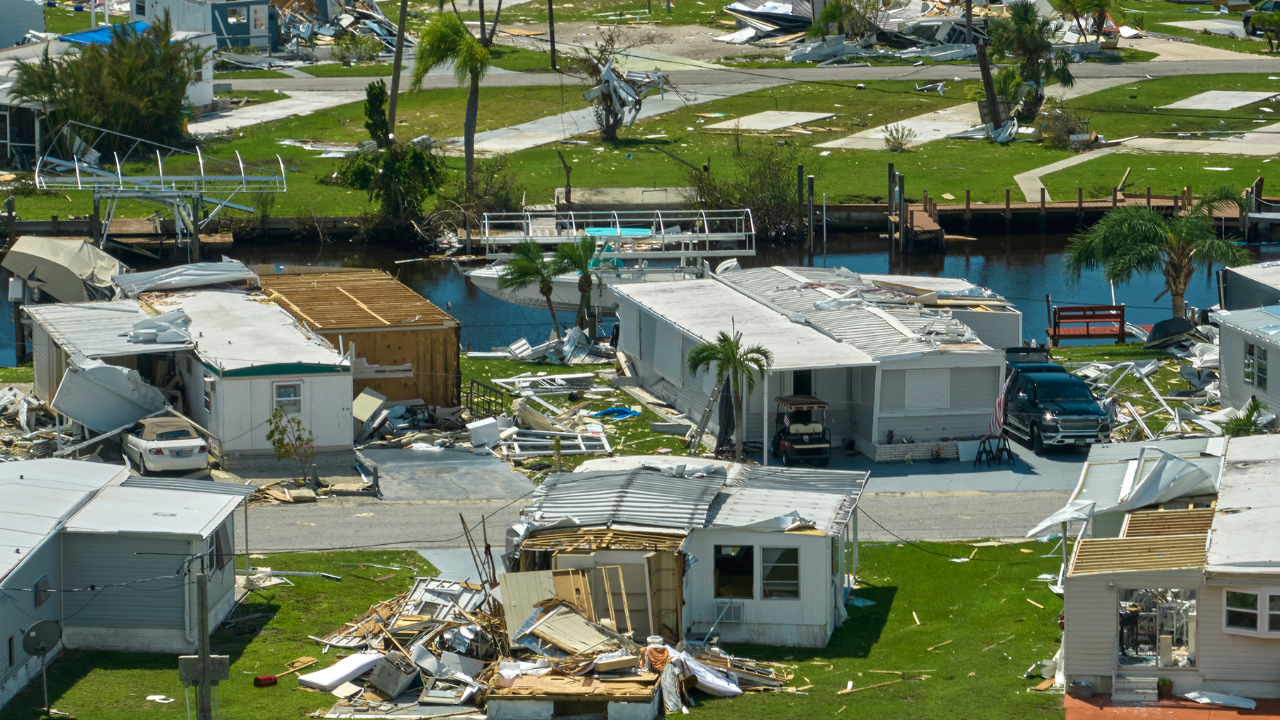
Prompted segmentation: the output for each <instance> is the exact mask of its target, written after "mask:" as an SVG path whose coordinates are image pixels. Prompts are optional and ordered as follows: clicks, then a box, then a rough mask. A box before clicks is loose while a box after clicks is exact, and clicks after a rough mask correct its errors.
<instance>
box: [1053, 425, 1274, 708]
mask: <svg viewBox="0 0 1280 720" xmlns="http://www.w3.org/2000/svg"><path fill="white" fill-rule="evenodd" d="M1215 441H1216V442H1218V443H1223V444H1225V452H1222V451H1221V450H1220V451H1219V452H1218V453H1217V454H1213V453H1212V452H1206V453H1204V454H1203V455H1201V458H1200V459H1203V460H1204V462H1197V459H1198V458H1194V457H1191V458H1182V457H1178V456H1177V455H1174V454H1170V453H1168V452H1166V451H1162V450H1159V449H1157V448H1155V447H1151V448H1146V449H1145V452H1143V453H1141V455H1140V457H1139V458H1138V459H1137V461H1136V462H1137V465H1136V466H1135V467H1132V468H1131V469H1132V472H1131V473H1130V474H1129V475H1128V479H1127V480H1126V482H1125V484H1124V486H1123V488H1122V489H1121V502H1120V504H1119V505H1118V506H1115V508H1119V510H1116V509H1115V508H1112V509H1113V513H1112V514H1115V513H1116V512H1119V513H1121V518H1120V525H1119V528H1118V532H1117V531H1116V529H1115V527H1114V526H1115V523H1114V522H1110V521H1109V522H1108V523H1107V526H1108V527H1109V528H1111V529H1106V530H1102V533H1103V534H1102V535H1101V536H1100V534H1099V533H1097V532H1095V533H1094V535H1093V537H1091V538H1088V539H1083V540H1081V541H1079V542H1078V543H1077V544H1076V547H1075V551H1074V553H1073V555H1072V557H1071V559H1070V562H1069V565H1068V566H1067V568H1066V572H1065V575H1066V577H1065V579H1064V590H1065V606H1064V616H1065V623H1066V625H1065V628H1066V629H1065V631H1064V637H1063V658H1062V665H1061V667H1063V668H1064V669H1065V681H1066V683H1067V687H1068V691H1069V692H1072V691H1073V690H1072V688H1077V689H1078V688H1081V687H1083V688H1090V689H1092V690H1093V691H1095V692H1103V693H1106V692H1110V693H1111V697H1112V700H1113V701H1114V700H1120V701H1124V700H1128V701H1139V702H1142V701H1154V700H1155V699H1156V685H1157V680H1158V678H1168V679H1170V680H1171V681H1172V683H1173V692H1174V693H1175V694H1176V695H1187V694H1188V693H1197V692H1206V693H1221V694H1228V693H1238V694H1239V695H1241V696H1244V697H1263V698H1267V697H1272V698H1273V697H1280V669H1277V667H1276V665H1275V663H1274V662H1273V660H1274V658H1275V653H1276V645H1275V643H1276V642H1277V641H1278V640H1280V613H1277V612H1276V609H1277V608H1278V607H1280V589H1277V581H1278V580H1280V539H1278V538H1277V535H1276V532H1277V528H1280V513H1278V512H1277V510H1276V507H1277V503H1276V502H1275V500H1276V498H1277V497H1278V496H1280V482H1278V481H1277V479H1276V478H1277V477H1278V475H1277V469H1278V468H1280V440H1278V439H1277V438H1276V437H1275V436H1266V435H1264V436H1255V437H1236V438H1231V439H1229V440H1224V439H1221V438H1219V439H1215V440H1210V442H1215ZM1179 442H1182V443H1188V442H1194V441H1179ZM1161 445H1163V446H1164V447H1165V448H1166V450H1168V449H1171V448H1173V447H1175V446H1171V445H1170V444H1169V443H1167V442H1166V443H1161ZM1102 449H1104V448H1095V450H1102ZM1211 450H1213V448H1206V451H1211ZM1179 452H1181V453H1184V454H1189V453H1190V452H1191V448H1190V447H1183V448H1181V449H1180V450H1179ZM1079 510H1080V512H1081V514H1080V517H1082V518H1085V519H1086V520H1087V522H1089V524H1090V526H1091V528H1092V527H1094V526H1095V523H1096V519H1094V518H1090V517H1089V515H1090V513H1089V507H1088V505H1087V503H1085V504H1080V507H1079ZM1113 533H1114V534H1113ZM1242 702H1246V703H1249V702H1251V701H1247V700H1242Z"/></svg>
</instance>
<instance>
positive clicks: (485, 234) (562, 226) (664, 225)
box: [479, 209, 756, 264]
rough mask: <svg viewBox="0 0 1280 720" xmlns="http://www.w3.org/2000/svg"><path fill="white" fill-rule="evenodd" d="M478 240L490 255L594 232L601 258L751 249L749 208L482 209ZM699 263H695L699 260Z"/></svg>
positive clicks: (743, 252)
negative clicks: (616, 209)
mask: <svg viewBox="0 0 1280 720" xmlns="http://www.w3.org/2000/svg"><path fill="white" fill-rule="evenodd" d="M480 233H481V235H480V238H479V241H480V242H481V243H482V244H483V245H484V250H485V254H486V255H487V256H488V257H489V258H490V259H492V260H503V259H506V258H510V257H511V252H510V250H511V248H512V247H513V246H515V245H518V244H520V243H523V242H530V241H532V242H536V243H538V244H539V245H545V246H549V247H548V248H547V249H548V251H554V250H555V246H556V245H560V244H561V243H567V242H577V241H578V240H580V239H581V238H584V237H594V238H597V244H598V245H599V247H600V249H599V252H598V254H597V257H598V258H600V259H601V260H659V259H680V260H684V259H685V258H695V259H701V258H703V257H743V256H753V255H755V254H756V229H755V221H754V220H752V217H751V210H749V209H742V210H619V211H598V212H554V211H544V212H518V213H485V215H484V217H483V218H482V219H481V225H480ZM699 264H700V263H699Z"/></svg>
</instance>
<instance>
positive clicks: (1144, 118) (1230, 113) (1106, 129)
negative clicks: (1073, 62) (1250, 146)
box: [1050, 74, 1280, 139]
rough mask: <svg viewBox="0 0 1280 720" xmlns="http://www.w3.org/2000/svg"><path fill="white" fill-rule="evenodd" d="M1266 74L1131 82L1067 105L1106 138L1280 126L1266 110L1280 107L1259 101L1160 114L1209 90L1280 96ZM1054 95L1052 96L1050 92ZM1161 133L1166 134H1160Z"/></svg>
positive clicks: (1279, 119) (1277, 84)
mask: <svg viewBox="0 0 1280 720" xmlns="http://www.w3.org/2000/svg"><path fill="white" fill-rule="evenodd" d="M1267 77H1268V76H1266V75H1247V74H1236V75H1183V76H1180V77H1171V78H1159V79H1155V80H1143V81H1141V82H1134V83H1128V84H1125V85H1120V86H1117V87H1114V88H1110V89H1107V90H1102V91H1100V92H1096V93H1090V94H1088V95H1084V96H1082V97H1079V98H1076V99H1074V100H1072V101H1070V102H1069V103H1068V106H1069V107H1070V108H1072V109H1074V110H1076V111H1077V112H1078V113H1080V114H1081V116H1082V117H1084V118H1085V119H1088V120H1090V129H1091V130H1093V131H1094V132H1097V133H1099V134H1102V135H1106V136H1107V137H1108V138H1111V139H1114V138H1123V137H1129V136H1131V135H1143V136H1162V137H1176V133H1191V132H1203V131H1210V130H1212V131H1244V130H1252V129H1254V128H1256V127H1258V126H1259V125H1262V124H1264V123H1259V122H1255V121H1256V120H1264V121H1266V122H1267V123H1274V122H1280V116H1277V114H1276V113H1272V112H1266V111H1263V110H1260V108H1264V107H1265V108H1266V109H1267V110H1280V107H1277V104H1276V103H1271V102H1259V103H1253V104H1251V105H1246V106H1244V107H1242V108H1237V109H1235V110H1226V111H1217V110H1162V109H1160V108H1161V107H1162V106H1164V105H1168V104H1170V103H1173V102H1176V101H1178V100H1182V99H1185V98H1189V97H1191V96H1193V95H1198V94H1200V93H1202V92H1207V91H1209V90H1242V91H1270V92H1280V82H1277V81H1275V80H1268V79H1267ZM1050 94H1052V91H1051V92H1050ZM1162 133H1163V135H1161V134H1162Z"/></svg>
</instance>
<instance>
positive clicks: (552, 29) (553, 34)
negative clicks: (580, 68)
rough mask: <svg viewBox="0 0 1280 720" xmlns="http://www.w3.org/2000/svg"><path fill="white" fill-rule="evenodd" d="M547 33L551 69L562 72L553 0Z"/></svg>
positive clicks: (549, 0)
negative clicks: (559, 62) (557, 57)
mask: <svg viewBox="0 0 1280 720" xmlns="http://www.w3.org/2000/svg"><path fill="white" fill-rule="evenodd" d="M402 2H407V0H402ZM547 33H548V34H549V35H550V36H551V69H552V70H555V71H556V72H560V69H559V68H557V67H556V11H555V8H553V7H551V0H547Z"/></svg>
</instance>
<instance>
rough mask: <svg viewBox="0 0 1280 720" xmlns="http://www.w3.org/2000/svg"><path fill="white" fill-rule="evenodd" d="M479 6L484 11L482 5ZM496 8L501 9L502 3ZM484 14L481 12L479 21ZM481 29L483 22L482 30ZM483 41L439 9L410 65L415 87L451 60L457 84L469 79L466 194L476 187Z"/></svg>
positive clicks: (485, 56)
mask: <svg viewBox="0 0 1280 720" xmlns="http://www.w3.org/2000/svg"><path fill="white" fill-rule="evenodd" d="M442 7H443V4H442ZM481 8H482V11H483V6H481ZM498 9H499V11H501V9H502V5H501V4H499V5H498ZM483 18H484V16H483V14H482V15H481V22H482V23H483ZM495 27H496V18H495ZM483 32H484V31H483V25H482V29H481V33H483ZM486 44H487V43H486V42H485V41H483V40H482V39H481V38H477V37H476V36H474V35H472V34H471V31H470V30H468V29H467V26H466V25H464V24H463V23H462V20H460V19H459V18H458V16H457V15H456V14H449V13H445V12H439V13H437V14H436V16H435V17H434V18H432V19H431V22H429V23H427V26H426V27H425V28H423V30H422V36H421V38H419V40H418V57H417V60H415V61H414V65H413V85H412V87H413V89H414V90H421V89H422V81H423V79H424V78H426V76H427V72H429V71H430V70H432V69H433V68H438V67H440V66H441V65H447V64H449V63H453V77H454V78H455V79H456V80H457V81H458V84H459V85H463V84H466V83H468V82H469V83H471V86H470V89H469V90H468V92H467V111H466V116H465V117H464V119H463V121H462V137H463V153H464V155H465V158H466V160H465V164H466V188H467V195H468V197H469V196H470V195H471V194H472V193H473V192H474V191H475V163H476V114H477V113H478V112H479V109H480V81H481V80H483V79H484V76H485V74H486V73H488V72H489V67H490V59H489V48H488V47H486ZM393 130H394V128H393Z"/></svg>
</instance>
